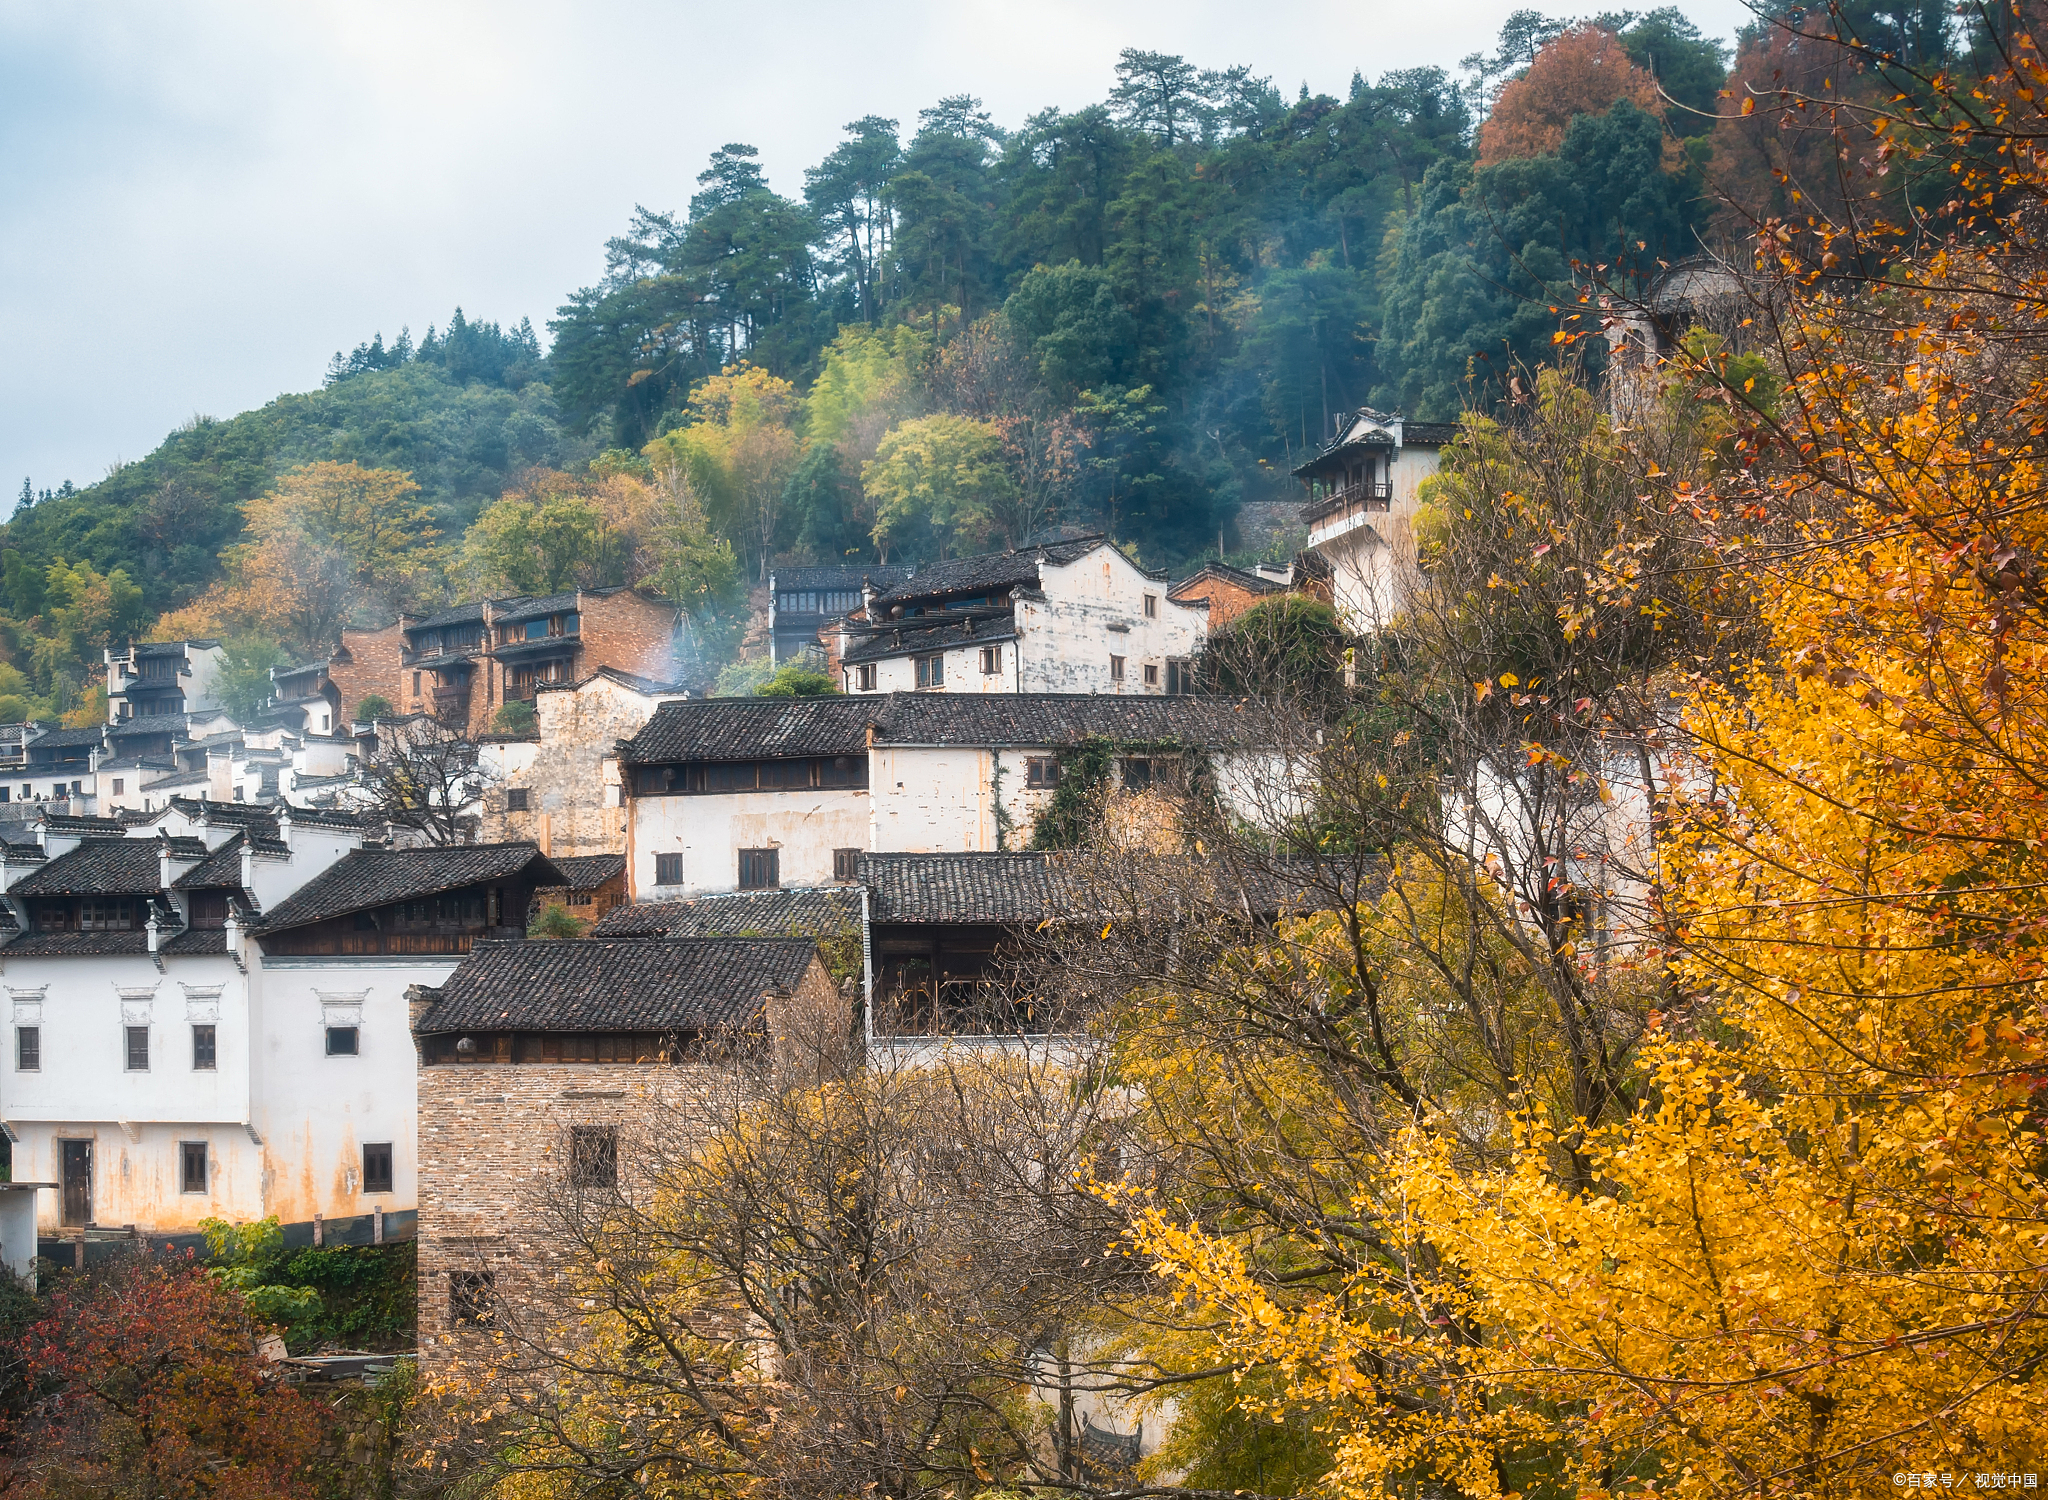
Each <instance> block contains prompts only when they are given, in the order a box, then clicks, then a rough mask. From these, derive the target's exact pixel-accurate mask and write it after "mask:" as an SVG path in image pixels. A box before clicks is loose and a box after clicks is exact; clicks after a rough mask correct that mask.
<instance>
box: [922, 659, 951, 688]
mask: <svg viewBox="0 0 2048 1500" xmlns="http://www.w3.org/2000/svg"><path fill="white" fill-rule="evenodd" d="M917 685H918V686H919V687H921V688H935V687H944V686H945V685H946V658H945V657H943V656H920V657H919V658H918V659H917Z"/></svg>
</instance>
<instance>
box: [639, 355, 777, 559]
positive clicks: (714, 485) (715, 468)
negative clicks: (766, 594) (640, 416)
mask: <svg viewBox="0 0 2048 1500" xmlns="http://www.w3.org/2000/svg"><path fill="white" fill-rule="evenodd" d="M689 415H690V421H689V422H688V424H687V425H685V426H682V427H678V428H677V429H675V430H674V431H673V432H670V433H668V434H666V435H664V436H662V437H660V438H657V439H655V441H654V442H652V443H650V444H649V445H648V446H647V448H646V449H645V450H644V454H645V457H646V458H647V460H648V462H649V463H651V464H653V465H654V467H655V468H656V469H657V470H662V469H670V468H672V469H674V470H675V471H676V472H678V473H680V474H682V475H685V476H687V477H688V479H689V481H690V484H691V486H692V488H693V490H694V491H695V493H696V494H697V495H698V496H699V497H700V499H701V502H702V504H703V506H704V510H705V513H706V514H707V515H708V516H709V517H710V519H711V521H712V523H713V524H714V525H715V526H717V527H719V528H720V530H722V531H723V532H724V533H725V534H726V535H727V536H728V537H732V538H736V539H738V541H739V543H740V545H741V547H742V549H743V550H744V552H745V553H746V555H747V557H748V561H749V564H750V568H751V571H753V572H754V574H755V575H756V577H757V578H758V579H760V580H761V581H763V582H765V581H766V580H767V576H768V561H769V559H770V558H771V557H772V556H773V555H774V553H775V549H776V546H777V544H778V541H779V539H780V537H781V534H782V526H783V519H784V516H783V494H784V491H785V490H786V489H787V487H788V484H789V477H790V474H791V472H792V470H794V468H795V467H796V462H797V457H798V452H799V447H798V443H797V437H796V429H795V421H796V415H797V400H796V388H795V387H794V386H793V385H791V384H790V383H789V382H788V381H787V380H784V379H782V378H781V377H780V376H777V375H771V374H769V373H768V372H767V371H766V370H763V369H761V368H759V367H758V366H754V365H749V364H740V365H736V366H734V367H732V368H731V369H729V370H727V371H725V372H724V373H722V374H719V375H714V376H713V377H711V378H710V379H709V380H706V381H704V382H702V383H701V384H699V385H698V386H697V387H696V388H695V389H693V390H692V391H691V392H690V405H689Z"/></svg>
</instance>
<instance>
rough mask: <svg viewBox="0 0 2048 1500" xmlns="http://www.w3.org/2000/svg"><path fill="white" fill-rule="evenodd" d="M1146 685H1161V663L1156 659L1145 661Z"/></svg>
mask: <svg viewBox="0 0 2048 1500" xmlns="http://www.w3.org/2000/svg"><path fill="white" fill-rule="evenodd" d="M1145 686H1146V687H1158V686H1159V663H1158V662H1156V661H1148V662H1146V663H1145Z"/></svg>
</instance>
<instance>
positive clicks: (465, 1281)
mask: <svg viewBox="0 0 2048 1500" xmlns="http://www.w3.org/2000/svg"><path fill="white" fill-rule="evenodd" d="M497 1300H498V1287H497V1277H496V1276H495V1275H494V1274H493V1273H491V1272H489V1271H450V1272H449V1273H448V1324H449V1326H450V1327H452V1328H460V1327H462V1326H463V1325H464V1324H483V1323H488V1322H490V1320H491V1309H492V1307H493V1305H494V1304H495V1303H496V1302H497Z"/></svg>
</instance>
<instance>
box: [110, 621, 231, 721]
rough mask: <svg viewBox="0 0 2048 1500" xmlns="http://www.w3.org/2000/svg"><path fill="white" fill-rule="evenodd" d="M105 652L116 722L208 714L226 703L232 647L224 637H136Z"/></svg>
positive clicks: (111, 706)
mask: <svg viewBox="0 0 2048 1500" xmlns="http://www.w3.org/2000/svg"><path fill="white" fill-rule="evenodd" d="M102 654H103V656H104V657H105V659H106V664H107V718H108V720H109V721H110V722H112V723H116V724H118V723H122V722H125V721H127V720H131V719H159V718H164V717H167V716H176V715H180V714H206V713H209V712H211V711H213V710H215V709H218V708H220V707H221V706H222V700H221V697H220V677H221V673H222V671H223V670H224V668H225V666H226V657H227V653H226V651H225V650H224V649H223V648H222V646H221V643H220V642H219V641H136V642H133V643H131V644H128V645H123V646H109V647H107V648H106V650H105V652H103V653H102Z"/></svg>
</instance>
